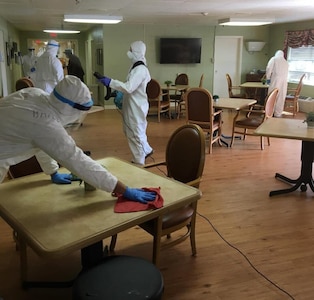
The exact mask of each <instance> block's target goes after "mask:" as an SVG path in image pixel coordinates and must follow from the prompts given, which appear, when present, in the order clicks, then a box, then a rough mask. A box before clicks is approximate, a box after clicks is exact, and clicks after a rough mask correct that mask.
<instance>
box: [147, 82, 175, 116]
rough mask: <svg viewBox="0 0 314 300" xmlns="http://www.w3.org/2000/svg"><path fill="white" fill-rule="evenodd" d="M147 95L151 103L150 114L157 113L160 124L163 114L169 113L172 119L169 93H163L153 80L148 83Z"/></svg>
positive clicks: (157, 83)
mask: <svg viewBox="0 0 314 300" xmlns="http://www.w3.org/2000/svg"><path fill="white" fill-rule="evenodd" d="M146 94H147V99H148V102H149V112H148V113H149V114H153V113H157V116H158V122H160V116H161V114H162V113H168V116H169V118H171V116H170V99H169V93H168V92H163V91H162V89H161V86H160V84H159V82H158V81H157V80H156V79H151V80H150V81H149V82H148V84H147V87H146Z"/></svg>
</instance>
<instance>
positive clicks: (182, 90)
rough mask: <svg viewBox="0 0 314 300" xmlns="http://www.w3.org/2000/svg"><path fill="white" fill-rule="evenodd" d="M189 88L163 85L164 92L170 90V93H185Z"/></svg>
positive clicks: (178, 85)
mask: <svg viewBox="0 0 314 300" xmlns="http://www.w3.org/2000/svg"><path fill="white" fill-rule="evenodd" d="M188 88H189V86H188V85H185V84H177V85H175V84H170V85H166V84H162V85H161V89H162V90H168V91H175V92H184V91H186V90H187V89H188Z"/></svg>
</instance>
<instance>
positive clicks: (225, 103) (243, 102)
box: [214, 98, 256, 147]
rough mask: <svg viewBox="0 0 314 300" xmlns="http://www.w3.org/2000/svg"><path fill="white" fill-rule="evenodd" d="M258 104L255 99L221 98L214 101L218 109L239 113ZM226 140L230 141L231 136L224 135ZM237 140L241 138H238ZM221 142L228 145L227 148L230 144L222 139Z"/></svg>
mask: <svg viewBox="0 0 314 300" xmlns="http://www.w3.org/2000/svg"><path fill="white" fill-rule="evenodd" d="M255 103H256V100H255V99H246V98H219V99H217V100H216V101H214V107H215V108H218V109H232V110H235V111H237V113H238V112H239V111H240V109H243V108H247V107H249V106H251V105H253V104H255ZM222 137H223V138H225V139H230V138H231V136H227V135H222ZM236 138H238V139H239V138H241V137H240V136H239V137H238V136H236ZM221 142H222V143H223V144H224V145H226V146H227V147H228V146H229V144H228V143H227V142H226V141H224V140H222V139H221Z"/></svg>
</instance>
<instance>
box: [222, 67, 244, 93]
mask: <svg viewBox="0 0 314 300" xmlns="http://www.w3.org/2000/svg"><path fill="white" fill-rule="evenodd" d="M226 79H227V84H228V95H229V98H246V94H245V93H241V87H240V86H235V85H232V80H231V77H230V75H229V74H228V73H227V74H226ZM234 90H237V91H238V93H236V94H235V93H233V91H234Z"/></svg>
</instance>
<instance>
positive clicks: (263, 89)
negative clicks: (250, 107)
mask: <svg viewBox="0 0 314 300" xmlns="http://www.w3.org/2000/svg"><path fill="white" fill-rule="evenodd" d="M240 87H241V88H245V89H247V90H252V89H255V93H254V98H257V100H259V101H258V103H259V104H261V105H264V102H265V99H266V96H267V90H268V87H269V85H268V84H266V83H265V84H263V83H262V82H261V81H247V82H244V83H242V84H240ZM257 90H260V95H257Z"/></svg>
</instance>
